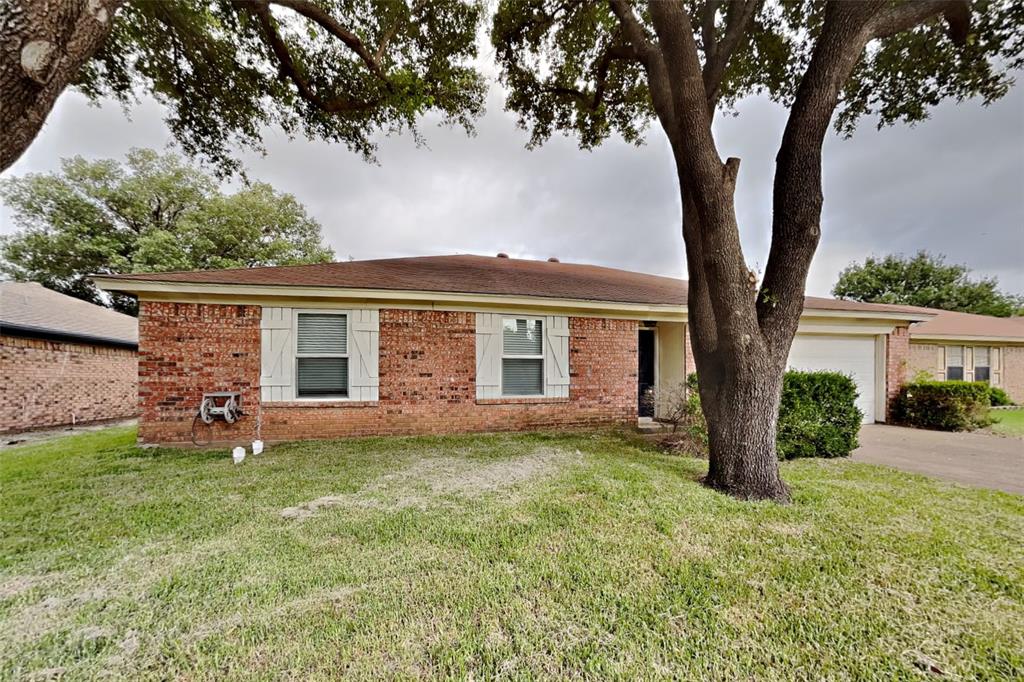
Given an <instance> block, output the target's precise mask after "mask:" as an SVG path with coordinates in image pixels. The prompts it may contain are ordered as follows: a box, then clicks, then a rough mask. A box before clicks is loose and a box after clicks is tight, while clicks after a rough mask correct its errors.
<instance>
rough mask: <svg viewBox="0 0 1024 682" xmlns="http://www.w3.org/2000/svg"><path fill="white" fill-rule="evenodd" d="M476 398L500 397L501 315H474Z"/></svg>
mask: <svg viewBox="0 0 1024 682" xmlns="http://www.w3.org/2000/svg"><path fill="white" fill-rule="evenodd" d="M476 397H477V399H478V400H487V399H491V398H500V397H501V315H496V314H494V313H477V314H476Z"/></svg>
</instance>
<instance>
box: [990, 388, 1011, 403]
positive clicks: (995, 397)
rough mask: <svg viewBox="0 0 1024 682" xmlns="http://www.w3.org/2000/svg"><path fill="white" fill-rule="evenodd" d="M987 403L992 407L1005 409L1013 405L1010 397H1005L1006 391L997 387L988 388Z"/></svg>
mask: <svg viewBox="0 0 1024 682" xmlns="http://www.w3.org/2000/svg"><path fill="white" fill-rule="evenodd" d="M988 402H989V404H990V405H992V407H1007V406H1009V405H1013V401H1012V400H1010V396H1008V395H1006V391H1004V390H1003V389H1001V388H999V387H998V386H989V387H988Z"/></svg>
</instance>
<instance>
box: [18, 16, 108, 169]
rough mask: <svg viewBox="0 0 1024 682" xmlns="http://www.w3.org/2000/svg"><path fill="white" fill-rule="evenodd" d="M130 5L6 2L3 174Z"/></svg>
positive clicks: (33, 137) (27, 144)
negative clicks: (120, 11) (121, 10)
mask: <svg viewBox="0 0 1024 682" xmlns="http://www.w3.org/2000/svg"><path fill="white" fill-rule="evenodd" d="M123 2H124V0H0V131H3V134H2V136H0V171H4V170H7V168H9V167H10V166H11V165H12V164H13V163H14V162H15V161H17V160H18V158H19V157H20V156H21V155H22V153H23V152H24V151H25V150H26V149H27V148H28V146H29V145H30V144H31V143H32V141H33V140H34V139H35V137H36V135H37V134H38V133H39V130H40V128H42V126H43V123H44V122H45V121H46V117H47V116H49V114H50V111H51V110H52V109H53V105H54V103H55V102H56V101H57V98H58V97H59V96H60V94H61V93H62V92H64V89H65V88H67V87H68V86H69V85H71V84H72V83H74V81H75V78H76V77H77V76H78V72H79V70H80V69H81V68H82V66H83V65H84V64H85V63H86V62H88V61H89V59H91V58H92V57H93V56H94V55H95V54H96V53H97V52H98V51H99V50H100V48H101V47H102V46H103V43H104V41H105V40H106V38H107V35H109V33H110V27H111V25H112V24H113V22H114V13H115V12H116V11H117V9H118V8H119V7H120V6H121V4H123Z"/></svg>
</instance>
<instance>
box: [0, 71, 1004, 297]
mask: <svg viewBox="0 0 1024 682" xmlns="http://www.w3.org/2000/svg"><path fill="white" fill-rule="evenodd" d="M501 104H502V103H501V96H500V93H499V92H498V88H497V86H495V87H493V88H492V93H491V97H490V100H489V107H488V114H487V115H486V116H485V117H484V118H483V119H482V120H481V121H480V122H479V125H478V133H477V135H476V137H472V138H471V137H467V136H466V135H465V134H464V133H462V132H461V131H458V130H450V129H447V128H443V127H435V126H433V125H431V124H430V123H429V122H428V123H427V124H425V125H424V127H423V132H424V133H425V135H426V138H427V141H428V144H429V149H422V148H420V149H417V148H416V146H415V145H414V144H413V142H412V140H411V139H409V138H407V137H392V138H384V139H382V141H381V148H380V154H379V159H380V165H379V166H374V165H368V164H365V163H363V162H362V161H361V160H360V159H359V158H357V157H355V156H353V155H352V154H350V153H349V152H347V151H346V150H345V149H344V148H342V147H338V146H330V145H326V144H323V143H314V142H309V141H307V140H304V139H300V140H293V141H289V140H287V139H286V138H285V137H284V136H283V135H282V134H280V133H279V132H274V131H270V132H269V133H268V137H267V154H266V155H265V156H262V157H260V156H256V155H253V154H245V155H243V158H244V159H245V162H246V165H247V167H248V169H249V172H250V175H251V177H253V178H258V179H261V180H265V181H267V182H270V183H271V184H273V185H274V186H276V187H277V188H278V189H280V190H283V191H288V192H291V193H293V194H295V195H296V196H297V197H298V198H299V199H300V200H301V201H302V202H303V203H304V204H305V205H306V206H307V207H308V209H309V211H310V212H311V214H312V215H314V216H315V217H316V218H317V219H318V220H319V221H320V222H321V223H322V225H323V226H324V232H325V235H326V238H327V240H328V241H329V242H330V244H331V245H332V246H333V247H334V249H335V251H336V252H337V254H338V256H339V257H340V258H347V257H348V256H352V257H354V258H357V259H363V258H378V257H387V256H400V255H421V254H439V253H453V252H462V253H481V254H493V253H496V252H498V251H506V252H508V253H510V254H512V255H514V256H522V257H531V258H546V257H548V256H559V257H560V258H562V259H563V260H568V261H576V262H591V263H599V264H604V265H610V266H614V267H622V268H626V269H633V270H641V271H646V272H653V273H659V274H667V275H676V276H682V275H683V273H684V272H685V264H684V257H683V246H682V238H681V235H680V224H679V220H680V219H679V210H680V209H679V198H678V195H677V189H676V187H677V185H676V180H675V171H674V168H673V166H672V160H671V156H670V154H669V151H668V149H667V145H666V144H665V142H664V140H663V137H662V134H661V132H660V130H659V129H657V127H652V129H651V132H650V134H649V135H648V144H647V145H645V146H643V147H639V148H637V147H633V146H631V145H627V144H625V143H623V142H621V141H619V140H613V141H609V142H608V143H607V144H605V145H604V146H602V147H601V148H599V149H597V150H594V151H592V152H585V151H581V150H579V149H578V147H577V146H576V145H575V144H574V142H573V141H572V140H569V139H566V138H555V139H553V140H551V141H550V142H549V143H548V144H547V145H545V146H544V147H543V148H541V149H538V150H534V151H529V150H526V149H525V148H524V144H525V142H526V134H525V133H524V132H523V131H521V130H518V129H517V128H516V127H515V124H514V118H513V117H512V116H511V115H510V114H508V113H506V112H504V111H503V109H502V106H501ZM785 113H786V112H785V110H783V109H782V108H781V107H779V106H777V105H774V104H772V103H771V102H768V101H767V100H764V99H757V98H751V99H749V100H747V101H745V102H743V104H742V106H741V107H740V116H738V117H728V116H723V117H720V118H719V120H718V122H717V124H716V136H717V139H718V141H719V146H720V150H721V152H722V154H723V155H728V156H738V157H740V158H741V159H742V160H743V163H742V167H741V172H740V182H739V188H738V199H737V209H738V216H739V220H740V225H741V230H742V233H743V242H744V248H745V251H746V254H747V258H748V261H749V262H750V263H751V265H753V266H755V267H763V265H764V260H765V257H766V254H767V250H768V243H769V230H770V223H771V184H772V173H773V171H774V157H775V153H776V150H777V146H778V141H779V139H780V136H781V131H782V127H783V125H784V123H785ZM168 143H169V137H168V135H167V132H166V129H165V128H164V126H163V124H162V122H161V110H160V107H159V106H158V105H157V104H156V103H154V102H152V101H144V102H143V103H142V105H140V106H139V107H137V108H136V109H135V110H134V111H133V115H132V119H131V120H128V119H127V118H125V117H124V116H123V115H122V112H121V110H120V109H119V107H117V106H115V105H112V104H111V105H105V106H103V107H99V108H97V107H90V106H88V105H87V104H86V102H85V100H84V98H82V97H81V96H80V95H77V94H68V95H65V96H64V97H63V98H62V99H61V101H60V102H59V104H58V106H57V108H56V110H55V112H54V114H53V115H52V117H51V119H50V121H49V122H48V124H47V126H46V128H45V129H44V131H43V132H42V134H41V135H40V136H39V138H38V139H37V140H36V142H35V143H34V144H33V146H32V147H31V148H30V149H29V151H28V153H27V154H26V155H25V156H24V157H23V158H22V159H21V160H20V161H19V162H18V163H17V164H16V165H15V166H14V167H13V168H12V169H10V170H9V171H8V173H9V174H23V173H26V172H32V171H43V170H51V169H54V168H56V167H57V165H58V162H59V159H60V158H61V157H63V156H71V155H74V154H81V155H83V156H85V157H94V158H96V157H119V156H121V155H123V153H124V152H125V151H126V150H127V149H129V148H130V147H132V146H149V147H157V148H160V147H163V146H165V145H167V144H168ZM0 209H2V207H0ZM0 219H2V223H3V224H2V226H0V231H5V232H7V231H10V230H12V229H13V226H12V225H11V221H10V215H9V214H8V213H7V212H6V210H5V209H4V212H3V213H2V214H0ZM822 229H823V237H822V244H821V247H820V249H819V252H818V256H817V258H816V260H815V263H814V265H813V266H812V270H811V276H810V280H809V285H808V289H809V292H810V293H813V294H819V295H820V294H827V292H828V290H829V288H830V287H831V285H832V283H833V282H834V281H835V277H836V274H837V273H838V271H839V270H840V269H841V268H842V267H844V266H845V265H847V264H848V263H849V262H851V261H854V260H859V259H863V258H864V257H865V256H867V255H870V254H884V253H889V252H903V253H913V252H915V251H917V250H918V249H928V250H930V251H934V252H941V253H945V254H947V255H948V256H949V258H950V260H952V261H956V262H964V263H967V264H968V265H969V266H970V267H972V268H973V269H974V270H975V271H976V272H977V273H979V274H984V275H994V276H998V277H999V279H1000V282H1001V284H1002V286H1003V288H1004V289H1008V290H1014V291H1024V265H1022V260H1024V259H1022V252H1024V92H1021V91H1020V90H1019V89H1018V90H1015V91H1014V92H1012V93H1011V95H1010V96H1009V97H1007V98H1006V99H1005V100H1004V101H1001V102H998V103H996V104H995V105H993V106H991V107H988V108H983V107H981V106H980V105H979V104H977V103H974V102H969V103H965V104H963V105H960V106H957V105H954V104H951V103H946V104H943V106H941V107H939V109H938V110H937V111H936V112H935V114H934V116H933V119H932V120H930V121H927V122H925V123H923V124H921V125H919V126H917V127H915V128H906V127H903V128H895V129H887V130H883V131H880V132H879V131H876V130H874V129H873V128H872V127H871V124H870V122H866V123H865V124H864V126H863V127H862V128H861V129H860V130H859V131H858V132H857V134H856V135H855V136H854V138H853V139H852V140H841V139H839V138H831V139H829V140H828V142H827V143H826V148H825V212H824V216H823V225H822Z"/></svg>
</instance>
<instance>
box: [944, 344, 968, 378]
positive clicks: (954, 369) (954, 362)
mask: <svg viewBox="0 0 1024 682" xmlns="http://www.w3.org/2000/svg"><path fill="white" fill-rule="evenodd" d="M963 378H964V347H963V346H946V379H947V380H948V381H962V380H963Z"/></svg>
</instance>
